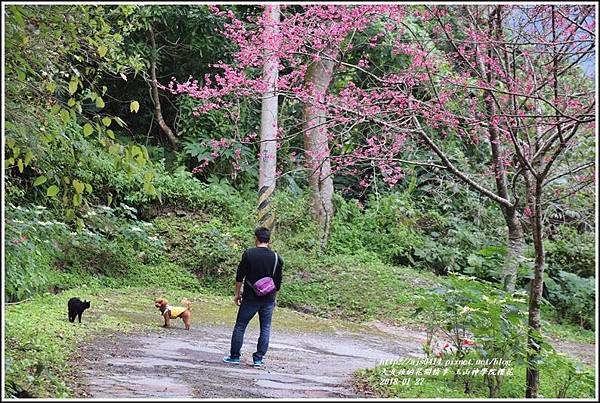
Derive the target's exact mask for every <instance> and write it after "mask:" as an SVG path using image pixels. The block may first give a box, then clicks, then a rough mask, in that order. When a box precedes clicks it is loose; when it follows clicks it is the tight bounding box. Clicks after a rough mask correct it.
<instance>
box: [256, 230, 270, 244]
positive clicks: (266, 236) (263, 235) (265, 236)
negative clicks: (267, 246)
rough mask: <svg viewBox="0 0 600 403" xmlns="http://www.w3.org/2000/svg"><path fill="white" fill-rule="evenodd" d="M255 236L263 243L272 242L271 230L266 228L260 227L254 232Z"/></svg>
mask: <svg viewBox="0 0 600 403" xmlns="http://www.w3.org/2000/svg"><path fill="white" fill-rule="evenodd" d="M254 235H255V236H256V239H258V240H259V241H260V242H263V243H269V241H270V240H271V230H269V229H268V228H266V227H258V228H257V229H255V230H254Z"/></svg>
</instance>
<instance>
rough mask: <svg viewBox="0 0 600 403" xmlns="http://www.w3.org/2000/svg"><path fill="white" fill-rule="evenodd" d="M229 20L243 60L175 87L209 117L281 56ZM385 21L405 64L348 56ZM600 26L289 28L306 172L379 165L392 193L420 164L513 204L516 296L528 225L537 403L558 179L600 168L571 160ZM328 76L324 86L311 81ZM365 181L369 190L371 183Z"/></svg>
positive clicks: (511, 269) (588, 125) (387, 9)
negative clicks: (548, 195) (414, 152)
mask: <svg viewBox="0 0 600 403" xmlns="http://www.w3.org/2000/svg"><path fill="white" fill-rule="evenodd" d="M283 8H284V7H282V9H283ZM409 9H410V12H408V10H409ZM215 12H216V13H219V14H220V15H222V16H223V17H224V18H227V19H228V21H229V22H228V24H226V30H225V32H224V34H225V35H227V36H228V37H229V38H230V39H232V40H233V41H235V42H236V43H237V44H238V47H239V51H238V53H237V54H236V61H237V64H236V65H235V66H232V65H225V64H221V65H220V66H219V67H221V68H222V70H223V73H222V74H219V75H216V76H214V77H205V78H204V82H203V83H202V84H199V83H198V82H197V81H194V80H188V81H187V82H185V83H175V82H172V83H171V84H170V85H169V87H168V88H169V89H170V90H171V91H172V92H174V93H180V94H188V95H190V96H192V97H194V98H197V99H201V100H203V101H204V103H203V106H202V107H201V109H200V110H199V113H202V112H203V111H206V110H210V109H212V108H228V107H231V105H232V104H233V101H232V100H234V99H236V98H240V97H253V96H256V94H261V93H264V91H265V82H264V80H263V79H262V77H261V76H260V75H259V74H257V71H258V68H259V67H260V66H262V65H263V63H264V60H263V58H264V54H265V52H264V49H265V47H267V48H268V47H271V49H274V46H273V44H272V43H264V42H263V41H261V37H262V36H261V35H262V33H263V31H264V29H265V28H264V27H265V24H264V21H263V20H262V19H261V18H260V17H258V18H255V19H250V20H249V21H241V20H239V19H237V18H236V17H235V15H233V13H231V12H225V11H221V10H218V9H216V8H215ZM332 21H333V22H332ZM373 24H377V25H378V26H379V27H380V30H379V32H377V33H375V34H370V35H368V36H367V37H366V39H367V41H368V42H369V46H368V48H369V49H377V50H379V51H380V52H381V49H384V48H385V49H386V51H387V54H389V55H392V56H401V57H403V60H405V62H403V63H402V64H399V65H383V64H381V65H377V64H376V63H374V62H373V61H372V60H370V59H371V54H370V53H369V52H368V51H365V52H364V58H361V59H359V60H358V61H357V62H350V61H348V60H347V59H346V58H345V55H346V54H347V53H348V52H349V51H350V50H351V49H352V46H354V45H355V43H354V42H355V41H354V38H355V37H356V36H358V35H359V34H361V33H364V32H366V31H367V28H368V27H370V26H372V25H373ZM594 30H595V11H594V7H593V6H590V5H572V4H569V5H550V6H549V5H485V6H481V5H478V6H467V5H464V6H410V8H409V7H408V6H404V5H369V6H367V5H361V6H344V5H339V6H321V5H319V6H298V7H295V8H294V10H293V12H288V13H283V18H282V20H281V22H280V27H279V32H280V35H279V36H278V42H277V52H276V53H277V57H278V58H279V61H280V69H279V70H280V74H279V80H278V90H279V93H280V94H282V95H283V96H284V97H285V98H286V99H293V100H297V101H299V102H301V103H302V104H303V105H304V111H305V113H304V122H303V126H302V127H303V129H302V130H300V131H299V132H296V133H291V132H288V133H287V136H290V137H291V136H292V135H297V134H300V133H302V134H304V133H308V138H310V141H308V142H306V147H305V148H306V149H305V150H304V152H305V154H306V156H305V159H306V161H307V162H308V164H307V167H306V168H307V169H308V171H309V174H310V173H312V174H315V175H316V176H317V177H318V181H315V183H317V184H319V185H321V184H323V183H326V182H325V179H327V178H328V177H330V176H331V175H342V174H346V175H357V174H358V172H360V170H361V169H363V168H364V167H365V166H367V167H372V168H373V169H374V168H377V169H378V170H379V171H380V172H381V174H382V175H383V178H384V181H385V182H386V183H387V184H388V185H390V186H393V185H394V184H395V183H397V182H398V181H400V180H402V178H403V174H404V167H406V166H407V165H426V166H430V167H435V168H437V169H444V170H446V171H447V172H448V173H450V174H451V175H453V176H454V177H455V178H456V180H457V181H458V183H462V184H464V187H465V188H469V189H471V190H472V191H475V192H477V193H479V194H481V195H482V196H484V197H487V198H488V199H489V200H491V201H492V202H494V203H497V205H498V206H499V207H500V209H501V211H502V214H503V216H504V219H505V221H506V225H507V239H508V242H507V243H508V253H507V258H506V264H505V267H504V270H503V281H504V286H505V288H506V289H507V290H508V291H512V290H514V287H515V282H516V269H517V267H518V262H519V260H520V259H521V255H522V253H523V252H522V248H523V244H524V243H523V237H524V236H523V224H524V223H526V224H527V228H528V229H529V231H530V232H531V235H532V237H533V245H534V249H535V262H534V267H533V279H532V280H531V282H530V285H529V335H528V345H529V351H530V354H529V357H528V362H529V366H528V370H527V392H526V396H527V397H536V396H537V395H538V389H539V372H538V369H537V360H538V357H539V355H540V354H541V345H542V338H541V323H540V303H541V296H542V289H543V276H544V256H545V254H544V248H543V242H542V241H543V239H544V236H545V235H544V226H543V222H544V214H545V210H544V208H545V200H544V197H545V189H547V188H548V186H549V185H551V183H552V182H553V181H554V180H555V179H556V178H557V177H564V176H565V175H567V176H568V175H575V173H577V175H579V176H581V173H582V170H587V171H588V172H589V171H590V170H592V168H593V165H592V164H590V163H589V162H585V163H584V164H583V165H581V166H571V165H570V163H569V162H568V155H569V152H570V150H572V149H574V148H575V147H577V146H578V145H579V144H581V143H582V142H584V141H586V140H587V139H590V138H591V137H593V136H595V132H594V122H595V93H594V91H593V87H592V84H590V80H589V78H588V77H587V76H586V73H585V71H583V70H582V68H581V65H582V64H583V63H586V62H587V63H589V62H590V61H591V60H593V57H594V55H595V54H594V52H595V31H594ZM334 71H336V72H337V73H339V74H346V73H347V72H351V74H349V75H347V76H349V77H351V78H350V79H346V80H345V82H343V83H342V84H343V85H341V86H340V85H338V89H337V90H336V91H331V89H330V90H329V92H327V88H328V87H330V84H331V81H333V80H335V78H334V77H330V76H332V74H333V72H334ZM315 73H318V74H319V80H316V81H315V80H314V78H313V77H311V75H312V74H315ZM357 77H360V80H359V79H355V78H357ZM213 83H214V84H216V85H213ZM313 122H314V123H313ZM280 133H283V132H282V131H281V132H280ZM357 134H358V135H357ZM349 139H359V141H357V142H355V143H353V144H349V143H350V141H349ZM279 140H280V141H285V140H286V139H285V138H284V137H283V135H281V136H280V137H279ZM457 140H458V141H461V142H463V143H465V144H474V145H479V146H481V145H483V144H487V145H488V147H487V148H488V150H489V151H488V158H487V162H486V164H485V166H484V168H483V169H481V168H480V167H477V169H475V170H469V169H468V164H464V163H462V162H461V161H457V160H456V159H455V158H454V157H453V156H452V154H451V153H449V150H448V147H447V144H448V143H449V142H450V141H453V142H454V141H457ZM278 144H279V143H278ZM408 148H410V149H421V150H426V151H427V155H428V156H429V157H428V158H426V159H424V160H423V159H421V160H407V159H405V158H402V156H403V152H404V151H405V150H406V149H408ZM317 150H318V151H317ZM326 163H328V164H329V166H327V165H326ZM565 167H567V168H566V169H565ZM317 171H318V173H317ZM590 175H593V172H592V173H591V174H590ZM588 176H589V175H588ZM373 179H374V176H373ZM361 184H362V185H364V186H369V185H370V183H369V178H366V179H363V180H362V181H361ZM490 185H491V186H490Z"/></svg>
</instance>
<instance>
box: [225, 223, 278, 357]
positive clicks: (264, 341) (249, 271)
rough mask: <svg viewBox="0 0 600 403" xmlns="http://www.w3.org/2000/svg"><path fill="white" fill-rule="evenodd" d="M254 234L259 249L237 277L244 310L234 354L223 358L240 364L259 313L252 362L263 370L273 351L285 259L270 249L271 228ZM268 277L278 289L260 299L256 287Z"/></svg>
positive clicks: (237, 323) (238, 298)
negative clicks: (273, 322) (251, 324)
mask: <svg viewBox="0 0 600 403" xmlns="http://www.w3.org/2000/svg"><path fill="white" fill-rule="evenodd" d="M254 235H255V237H256V240H255V245H256V247H255V248H250V249H246V251H245V252H244V254H243V255H242V260H241V262H240V264H239V265H238V269H237V274H236V276H235V281H236V283H235V296H234V302H235V304H236V305H238V306H239V307H240V308H239V310H238V314H237V319H236V321H235V326H234V328H233V334H232V336H231V351H230V353H229V356H226V357H224V358H223V361H224V362H227V363H230V364H240V355H241V354H240V350H241V349H242V344H243V343H244V333H245V332H246V326H248V323H249V322H250V320H251V319H252V318H253V317H254V315H255V314H256V313H257V312H258V319H259V322H260V337H259V338H258V344H257V346H256V352H255V353H254V354H252V359H253V361H254V366H255V367H261V366H263V365H264V361H263V358H264V356H265V354H266V353H267V349H268V348H269V337H270V333H271V318H272V317H273V309H274V308H275V305H276V303H277V293H278V292H279V288H280V287H281V278H282V273H281V272H282V269H283V260H282V259H281V256H279V255H278V254H277V253H275V252H273V251H272V250H271V249H270V248H269V242H271V231H270V230H269V229H268V228H264V227H260V228H257V229H256V230H255V231H254ZM265 277H270V278H272V279H273V282H274V290H273V291H272V292H271V293H269V294H266V295H260V296H259V295H257V293H258V294H261V292H260V291H259V290H258V288H255V283H256V282H257V281H258V280H261V279H264V278H265ZM244 280H245V281H244ZM261 281H262V280H261ZM242 282H244V292H243V294H241V295H240V291H241V288H242Z"/></svg>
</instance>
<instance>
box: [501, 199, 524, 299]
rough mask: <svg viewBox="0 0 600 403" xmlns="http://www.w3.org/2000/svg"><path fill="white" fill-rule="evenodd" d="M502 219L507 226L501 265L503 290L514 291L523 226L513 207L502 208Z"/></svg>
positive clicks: (520, 253)
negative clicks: (505, 244)
mask: <svg viewBox="0 0 600 403" xmlns="http://www.w3.org/2000/svg"><path fill="white" fill-rule="evenodd" d="M503 210H505V211H504V220H505V222H506V226H507V228H508V244H507V245H508V246H507V251H506V257H505V258H504V264H503V266H502V281H503V288H504V290H505V291H508V292H514V291H515V286H516V283H517V269H518V268H519V262H520V261H521V256H522V254H523V248H524V247H525V238H524V237H523V226H522V225H521V222H520V221H519V218H518V217H517V214H516V210H515V209H514V208H503Z"/></svg>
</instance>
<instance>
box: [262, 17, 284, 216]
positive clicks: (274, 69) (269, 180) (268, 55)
mask: <svg viewBox="0 0 600 403" xmlns="http://www.w3.org/2000/svg"><path fill="white" fill-rule="evenodd" d="M279 15H280V10H279V5H267V6H266V7H265V11H264V21H265V29H264V33H263V40H264V42H265V43H267V44H268V46H266V47H265V49H264V52H265V55H264V59H265V62H264V67H263V82H264V84H265V91H264V92H263V94H262V108H261V117H260V160H259V172H258V223H259V225H262V226H266V227H268V228H271V227H272V226H273V223H274V219H275V217H274V216H273V213H272V211H271V207H270V203H271V198H272V196H273V192H274V191H275V183H276V178H275V174H276V171H277V132H278V130H277V112H278V111H277V108H278V105H277V104H278V94H277V80H278V78H279V58H278V57H277V54H276V52H277V47H278V42H279V41H278V35H279V18H280V17H279Z"/></svg>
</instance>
